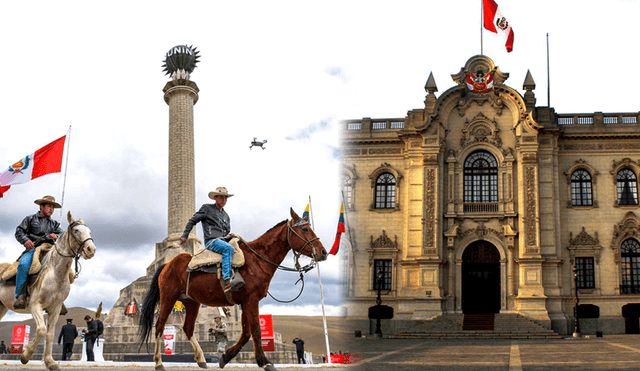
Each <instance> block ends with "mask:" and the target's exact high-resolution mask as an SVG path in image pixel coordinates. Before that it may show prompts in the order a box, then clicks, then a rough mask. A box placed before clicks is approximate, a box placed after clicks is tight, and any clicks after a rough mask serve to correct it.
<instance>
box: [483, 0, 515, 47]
mask: <svg viewBox="0 0 640 371" xmlns="http://www.w3.org/2000/svg"><path fill="white" fill-rule="evenodd" d="M482 3H483V9H484V28H486V29H487V30H489V31H491V32H493V33H497V34H501V35H502V36H503V37H504V40H505V41H504V46H505V47H506V48H507V52H508V53H511V51H512V50H513V29H511V25H510V24H509V22H507V19H506V18H505V17H504V16H503V15H502V13H500V9H499V8H498V4H496V2H495V1H493V0H482Z"/></svg>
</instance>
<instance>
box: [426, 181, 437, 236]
mask: <svg viewBox="0 0 640 371" xmlns="http://www.w3.org/2000/svg"><path fill="white" fill-rule="evenodd" d="M435 188H436V170H435V169H427V171H426V188H425V189H426V197H425V216H424V246H425V247H433V246H434V244H435V230H436V226H435V224H436V222H435V217H436V216H435V214H436V195H435Z"/></svg>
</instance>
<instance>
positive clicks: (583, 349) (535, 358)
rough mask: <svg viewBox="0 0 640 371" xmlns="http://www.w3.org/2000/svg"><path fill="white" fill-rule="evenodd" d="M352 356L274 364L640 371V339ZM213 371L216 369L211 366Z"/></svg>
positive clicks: (17, 369)
mask: <svg viewBox="0 0 640 371" xmlns="http://www.w3.org/2000/svg"><path fill="white" fill-rule="evenodd" d="M349 352H350V353H352V354H358V355H359V357H360V358H361V361H360V362H359V363H358V364H357V365H354V366H345V365H276V366H277V368H278V369H279V370H286V371H303V370H313V369H349V370H354V371H365V370H366V371H369V370H394V371H395V370H398V371H409V370H411V371H414V370H462V371H467V370H474V371H537V370H554V371H556V370H557V371H568V370H594V371H597V370H640V335H605V336H604V337H603V338H596V337H589V338H581V339H573V338H567V339H551V340H457V339H456V340H444V339H440V340H438V339H415V340H407V339H386V338H382V339H376V338H372V337H367V338H357V339H356V338H354V340H353V342H352V343H351V349H349ZM60 366H61V369H62V370H72V371H95V370H96V369H106V370H128V371H145V370H153V369H154V368H153V364H152V363H137V364H131V363H124V362H120V363H113V362H104V363H102V362H101V363H99V364H94V363H91V364H89V363H81V362H67V363H61V364H60ZM208 366H209V369H218V367H217V364H209V365H208ZM165 368H166V370H167V371H171V370H174V371H183V370H201V369H200V368H198V367H197V366H196V365H195V364H178V363H165ZM44 369H45V368H44V366H43V365H42V362H41V361H32V362H30V363H29V364H28V365H21V364H20V363H19V362H17V361H13V362H8V361H0V371H5V370H6V371H9V370H11V371H32V370H33V371H42V370H44ZM227 369H229V370H239V369H240V370H260V368H258V367H257V366H256V365H255V364H252V365H242V364H229V365H227V367H225V370H227Z"/></svg>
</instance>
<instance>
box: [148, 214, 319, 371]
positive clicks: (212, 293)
mask: <svg viewBox="0 0 640 371" xmlns="http://www.w3.org/2000/svg"><path fill="white" fill-rule="evenodd" d="M240 248H241V249H242V251H243V253H244V256H245V264H244V266H242V268H240V270H239V272H240V273H241V275H242V277H243V278H244V280H245V282H246V286H245V287H244V288H243V289H241V290H240V291H236V292H233V294H232V299H233V302H230V301H229V300H228V299H227V296H226V295H225V293H224V292H223V290H222V286H221V285H220V281H219V280H218V278H217V277H216V275H215V274H208V273H193V272H192V273H191V274H190V275H189V274H188V273H187V265H188V264H189V261H190V260H191V255H190V254H180V255H178V256H176V257H175V258H173V259H172V260H171V261H170V262H169V263H167V264H166V265H164V266H162V267H160V268H158V270H157V271H156V274H155V276H154V277H153V279H152V281H151V287H150V288H149V292H148V293H147V297H146V298H145V299H144V303H143V304H142V314H141V317H140V330H139V331H140V344H141V345H142V344H143V343H145V342H148V340H149V337H150V335H151V328H152V327H153V321H154V313H153V312H154V308H155V307H156V304H157V303H158V302H159V303H160V313H159V316H158V321H157V323H156V326H155V327H156V328H155V330H156V337H155V343H156V344H155V345H156V346H155V356H154V358H153V359H154V361H155V363H156V366H155V369H156V370H164V366H163V365H162V356H161V354H160V351H161V349H162V335H163V333H164V326H165V323H166V322H167V319H168V318H169V314H170V313H171V309H172V308H173V304H174V303H175V302H176V300H178V299H179V298H180V299H181V300H182V302H183V303H184V306H185V310H186V315H185V320H184V326H183V329H184V332H185V334H186V335H187V339H189V342H191V345H192V346H193V351H194V353H195V357H194V358H195V360H196V362H197V363H198V366H200V367H202V368H206V367H207V363H206V361H205V358H204V353H203V352H202V349H201V348H200V345H199V344H198V341H197V339H196V338H195V337H194V336H193V332H194V330H195V323H196V318H197V317H198V311H199V310H200V305H201V304H204V305H207V306H210V307H222V306H229V305H233V304H240V305H242V334H241V335H240V337H239V338H238V341H237V342H236V343H235V345H233V346H232V347H231V348H229V349H228V350H227V351H226V352H225V353H224V354H223V355H222V357H221V358H220V368H224V366H225V365H226V364H227V363H228V362H229V361H231V360H232V359H233V358H234V357H235V356H236V355H237V354H238V352H239V351H240V349H241V348H242V346H244V345H245V344H246V343H247V341H249V338H250V337H252V338H253V349H254V353H255V356H256V362H257V363H258V366H260V367H264V369H265V370H267V371H275V370H276V368H275V367H273V364H272V363H271V362H269V360H268V359H267V357H266V356H265V354H264V351H263V349H262V342H261V341H260V337H261V332H260V321H259V312H258V303H259V302H260V300H262V298H264V297H265V296H267V290H268V289H269V283H270V282H271V278H272V277H273V275H274V273H275V272H276V269H277V268H278V267H279V265H280V263H281V262H282V261H283V260H284V258H285V257H286V256H287V253H288V252H289V250H293V252H294V254H295V255H296V261H297V257H298V256H299V255H300V254H303V255H306V256H309V257H312V258H313V259H314V260H315V261H322V260H326V259H327V251H326V250H325V248H324V246H322V243H321V242H320V240H319V239H318V237H317V236H316V235H315V233H314V232H313V230H312V229H311V227H310V226H309V221H308V217H305V218H300V217H299V216H298V215H297V214H296V213H295V212H294V211H293V209H291V220H288V221H287V220H285V221H282V222H280V223H278V224H277V225H275V226H274V227H273V228H271V229H270V230H268V231H267V232H265V233H264V234H263V235H262V236H260V237H259V238H258V239H256V240H254V241H251V242H249V243H240ZM187 290H188V293H187ZM185 295H186V299H184V297H185Z"/></svg>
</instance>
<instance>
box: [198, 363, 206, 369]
mask: <svg viewBox="0 0 640 371" xmlns="http://www.w3.org/2000/svg"><path fill="white" fill-rule="evenodd" d="M198 366H200V368H207V362H198Z"/></svg>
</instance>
